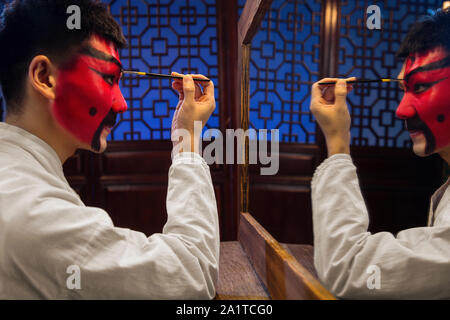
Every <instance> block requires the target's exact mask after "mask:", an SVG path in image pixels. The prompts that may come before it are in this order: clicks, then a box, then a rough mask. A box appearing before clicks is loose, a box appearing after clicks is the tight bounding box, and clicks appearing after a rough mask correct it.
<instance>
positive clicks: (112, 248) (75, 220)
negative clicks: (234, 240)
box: [5, 153, 219, 299]
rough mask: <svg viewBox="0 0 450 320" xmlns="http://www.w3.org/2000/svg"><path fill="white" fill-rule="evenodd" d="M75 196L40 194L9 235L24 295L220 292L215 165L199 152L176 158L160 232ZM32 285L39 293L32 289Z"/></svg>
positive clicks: (194, 295) (203, 295)
mask: <svg viewBox="0 0 450 320" xmlns="http://www.w3.org/2000/svg"><path fill="white" fill-rule="evenodd" d="M33 190H35V189H33ZM30 196H31V197H33V195H31V194H30ZM75 196H76V195H75ZM73 197H74V195H73V194H71V193H70V192H68V191H65V190H61V189H56V188H48V189H47V190H42V191H40V192H39V193H38V194H35V195H34V199H35V200H33V204H34V206H33V209H32V212H31V213H30V214H29V215H28V218H27V219H26V221H21V222H20V224H21V225H22V226H21V227H20V226H18V227H16V228H14V229H15V230H17V232H16V233H14V234H12V235H10V237H9V239H10V240H11V241H10V242H11V243H13V244H14V247H13V248H11V249H12V250H10V251H9V255H10V261H11V264H12V266H11V267H13V269H14V270H16V271H17V272H16V273H18V274H20V275H21V276H22V280H21V283H25V284H26V286H24V288H25V289H24V290H23V295H22V296H24V297H40V298H63V299H64V298H82V299H211V298H213V297H214V296H215V283H216V281H217V277H218V264H219V226H218V216H217V206H216V200H215V195H214V189H213V185H212V181H211V176H210V172H209V167H208V166H207V164H206V163H205V162H204V160H203V159H202V158H201V157H200V156H199V155H197V154H192V153H181V154H179V155H177V156H176V157H175V158H174V160H173V164H172V166H171V168H170V171H169V186H168V194H167V212H168V221H167V223H166V225H165V226H164V230H163V233H162V234H153V235H151V236H150V237H148V238H147V237H146V236H145V235H144V234H143V233H140V232H136V231H132V230H129V229H124V228H117V227H114V226H113V224H112V222H111V220H110V218H109V217H108V215H107V213H106V212H104V211H103V210H102V209H99V208H91V207H83V206H79V205H76V204H75V203H76V199H74V198H73ZM151 205H152V204H151V203H148V206H151ZM124 214H126V212H124ZM70 266H75V269H73V267H72V269H71V268H69V267H70ZM76 268H79V277H80V281H79V283H78V286H79V287H78V288H77V280H76V278H75V276H76V271H74V270H76ZM30 288H32V290H33V291H34V292H35V295H34V296H32V295H30V294H29V290H30ZM5 290H6V291H7V289H5ZM14 290H15V291H14ZM13 291H14V292H16V293H17V292H19V291H18V290H17V288H11V292H13ZM19 295H20V293H19Z"/></svg>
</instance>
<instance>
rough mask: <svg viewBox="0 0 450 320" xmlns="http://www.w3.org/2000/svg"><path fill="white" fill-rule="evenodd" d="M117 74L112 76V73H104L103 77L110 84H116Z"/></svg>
mask: <svg viewBox="0 0 450 320" xmlns="http://www.w3.org/2000/svg"><path fill="white" fill-rule="evenodd" d="M115 78H116V77H115V76H112V75H106V74H105V75H104V76H103V79H105V81H106V82H107V83H108V84H110V85H113V84H114V80H115Z"/></svg>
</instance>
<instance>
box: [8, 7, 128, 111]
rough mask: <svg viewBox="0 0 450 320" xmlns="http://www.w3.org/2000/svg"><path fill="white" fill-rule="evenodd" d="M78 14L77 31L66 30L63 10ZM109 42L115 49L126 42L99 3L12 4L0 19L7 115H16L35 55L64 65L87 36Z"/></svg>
mask: <svg viewBox="0 0 450 320" xmlns="http://www.w3.org/2000/svg"><path fill="white" fill-rule="evenodd" d="M71 5H77V6H78V7H79V8H80V11H81V29H80V30H78V29H74V30H70V29H69V28H68V27H67V20H68V19H69V17H70V16H71V13H67V8H68V7H69V6H71ZM93 34H98V35H100V36H102V37H104V38H105V39H107V40H110V41H112V42H113V43H114V44H115V45H116V47H117V48H118V49H121V48H123V47H125V46H126V40H125V38H124V36H123V34H122V30H121V28H120V26H119V25H118V23H117V22H116V21H115V20H114V18H113V17H112V16H111V14H110V13H109V11H108V9H107V7H106V5H105V4H103V3H101V2H100V1H99V0H14V1H12V2H11V3H10V4H6V5H5V8H4V10H3V13H2V14H1V16H0V48H1V49H0V85H1V86H2V89H3V95H4V98H5V100H6V104H7V108H8V112H11V113H19V112H20V111H21V110H20V104H21V101H22V99H23V95H24V91H25V88H24V82H25V78H26V75H27V73H28V67H29V64H30V62H31V61H32V59H33V58H34V57H35V56H37V55H41V54H42V55H45V56H47V57H49V59H50V60H51V61H52V62H54V63H55V64H56V65H58V66H59V65H61V64H62V63H65V62H67V61H68V60H70V58H71V57H72V56H73V54H74V53H75V52H76V51H75V50H76V49H78V48H79V47H80V45H81V44H82V43H83V42H84V41H85V40H86V39H88V38H89V37H90V36H91V35H93Z"/></svg>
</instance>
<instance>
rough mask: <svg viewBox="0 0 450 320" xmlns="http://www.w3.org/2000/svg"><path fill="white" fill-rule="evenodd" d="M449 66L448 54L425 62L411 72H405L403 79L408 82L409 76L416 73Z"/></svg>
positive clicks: (449, 57)
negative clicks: (437, 59) (427, 62)
mask: <svg viewBox="0 0 450 320" xmlns="http://www.w3.org/2000/svg"><path fill="white" fill-rule="evenodd" d="M449 66H450V56H448V57H446V58H444V59H442V60H439V61H436V62H432V63H429V64H426V65H424V66H421V67H418V68H416V69H414V70H412V71H411V72H409V73H408V74H406V75H405V76H404V77H403V79H405V81H406V82H408V80H409V78H411V77H412V76H413V75H415V74H416V73H419V72H425V71H431V70H437V69H443V68H445V67H449Z"/></svg>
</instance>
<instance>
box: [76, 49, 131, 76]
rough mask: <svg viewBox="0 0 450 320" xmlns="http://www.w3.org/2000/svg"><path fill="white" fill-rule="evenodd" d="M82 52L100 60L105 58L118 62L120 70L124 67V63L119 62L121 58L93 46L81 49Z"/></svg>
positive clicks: (108, 60) (105, 59)
mask: <svg viewBox="0 0 450 320" xmlns="http://www.w3.org/2000/svg"><path fill="white" fill-rule="evenodd" d="M81 54H85V55H88V56H91V57H94V58H96V59H99V60H103V61H107V62H112V63H114V64H116V65H117V66H118V67H119V68H120V71H122V69H123V67H122V64H121V63H120V62H119V60H117V59H116V58H114V57H113V56H111V55H109V54H106V53H104V52H102V51H99V50H97V49H95V48H93V47H91V46H86V47H84V48H83V49H82V50H81Z"/></svg>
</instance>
